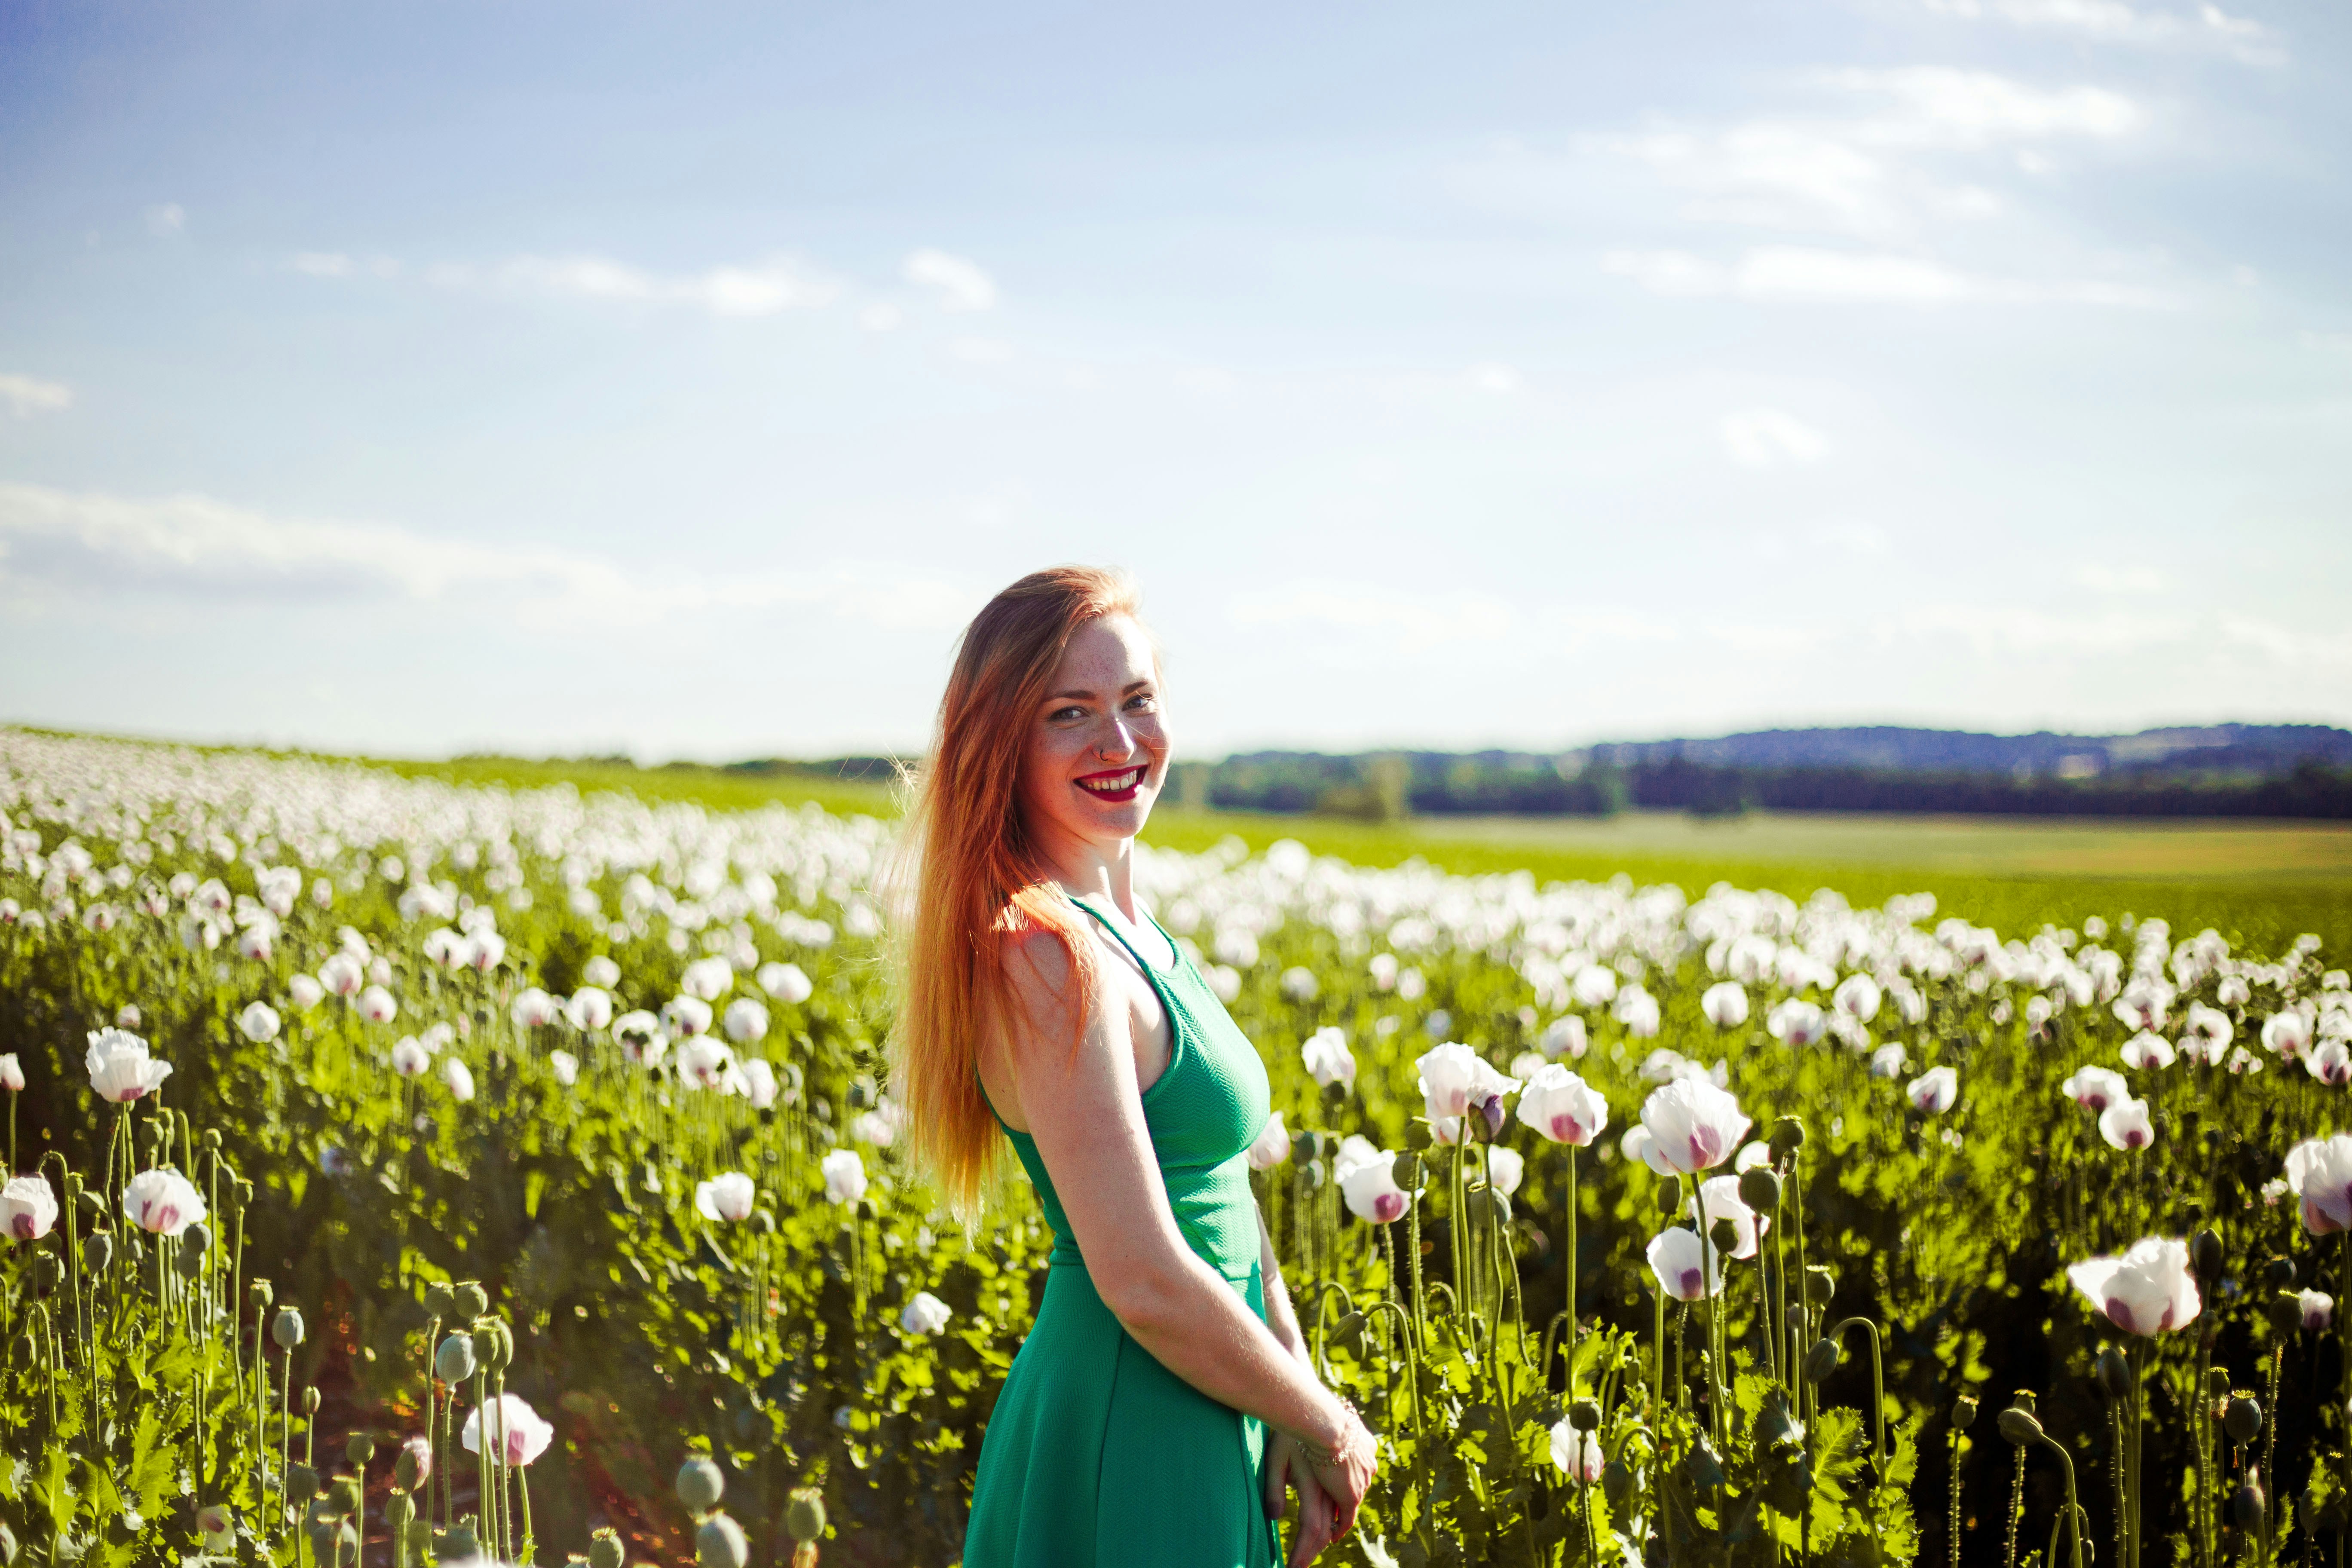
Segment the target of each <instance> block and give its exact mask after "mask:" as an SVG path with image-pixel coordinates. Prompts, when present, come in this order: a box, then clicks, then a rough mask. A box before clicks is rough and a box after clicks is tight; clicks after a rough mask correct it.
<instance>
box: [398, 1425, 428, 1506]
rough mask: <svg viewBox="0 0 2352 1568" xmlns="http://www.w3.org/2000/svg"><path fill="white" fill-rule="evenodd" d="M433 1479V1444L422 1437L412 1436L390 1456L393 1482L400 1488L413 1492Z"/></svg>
mask: <svg viewBox="0 0 2352 1568" xmlns="http://www.w3.org/2000/svg"><path fill="white" fill-rule="evenodd" d="M392 1479H393V1484H394V1486H397V1487H398V1488H400V1489H401V1490H403V1491H406V1492H413V1491H415V1490H416V1489H418V1488H419V1487H421V1486H423V1485H424V1484H425V1482H426V1481H428V1480H430V1479H433V1445H432V1444H430V1443H429V1442H427V1441H425V1439H424V1438H423V1437H412V1438H410V1439H409V1440H408V1441H407V1442H405V1443H403V1444H402V1445H401V1446H400V1452H399V1453H397V1454H394V1456H393V1458H392Z"/></svg>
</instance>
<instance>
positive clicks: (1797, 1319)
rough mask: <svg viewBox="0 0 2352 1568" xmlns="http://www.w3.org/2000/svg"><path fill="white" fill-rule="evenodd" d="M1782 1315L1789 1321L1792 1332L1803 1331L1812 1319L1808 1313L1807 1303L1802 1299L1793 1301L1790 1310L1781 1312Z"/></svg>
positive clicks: (1799, 1332)
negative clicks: (1806, 1309) (1806, 1310)
mask: <svg viewBox="0 0 2352 1568" xmlns="http://www.w3.org/2000/svg"><path fill="white" fill-rule="evenodd" d="M1781 1316H1782V1317H1783V1318H1784V1319H1785V1320H1786V1321H1787V1322H1788V1325H1789V1331H1790V1333H1792V1334H1801V1333H1803V1332H1804V1331H1805V1329H1806V1327H1807V1326H1808V1324H1809V1323H1810V1321H1811V1320H1810V1319H1809V1318H1808V1316H1807V1315H1806V1312H1805V1304H1804V1303H1803V1302H1802V1301H1791V1302H1790V1303H1789V1310H1788V1311H1786V1312H1784V1313H1783V1314H1781Z"/></svg>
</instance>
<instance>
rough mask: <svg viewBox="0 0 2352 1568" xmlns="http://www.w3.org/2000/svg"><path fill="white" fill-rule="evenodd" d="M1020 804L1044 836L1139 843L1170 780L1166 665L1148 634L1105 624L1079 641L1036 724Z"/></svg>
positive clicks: (1067, 653) (1123, 620) (1118, 622)
mask: <svg viewBox="0 0 2352 1568" xmlns="http://www.w3.org/2000/svg"><path fill="white" fill-rule="evenodd" d="M1031 725H1032V727H1031V729H1030V732H1029V740H1028V746H1027V750H1026V752H1025V753H1024V756H1023V759H1022V766H1021V805H1022V809H1023V811H1024V814H1025V815H1026V816H1028V818H1029V822H1030V826H1031V827H1032V829H1033V830H1034V831H1036V832H1038V833H1039V834H1040V836H1041V837H1068V838H1075V839H1077V840H1079V841H1081V842H1085V843H1089V844H1098V843H1110V842H1117V841H1119V840H1123V839H1129V838H1132V837H1135V836H1136V835H1137V834H1138V833H1139V832H1141V831H1142V830H1143V825H1144V822H1145V821H1146V820H1147V819H1148V818H1149V817H1150V816H1151V805H1152V802H1154V801H1155V800H1157V799H1159V797H1160V786H1161V784H1163V783H1164V782H1165V781H1166V778H1167V773H1168V731H1167V727H1166V725H1165V724H1164V723H1163V721H1162V716H1161V713H1160V661H1159V659H1158V658H1155V657H1154V656H1153V654H1152V651H1151V643H1150V639H1149V638H1147V637H1145V636H1144V635H1143V628H1142V627H1141V626H1138V625H1137V624H1136V623H1135V621H1134V620H1133V619H1132V618H1131V617H1129V616H1102V617H1100V618H1099V619H1097V620H1092V621H1088V622H1087V624H1086V625H1085V626H1080V627H1079V628H1078V629H1077V630H1076V632H1075V633H1073V634H1072V635H1071V637H1070V643H1069V647H1066V649H1064V650H1063V653H1062V661H1061V663H1060V664H1058V665H1056V666H1055V669H1054V678H1053V679H1051V680H1050V681H1048V682H1047V683H1046V686H1045V700H1043V701H1041V702H1040V703H1039V704H1038V705H1037V710H1036V712H1035V714H1034V716H1033V717H1032V720H1031Z"/></svg>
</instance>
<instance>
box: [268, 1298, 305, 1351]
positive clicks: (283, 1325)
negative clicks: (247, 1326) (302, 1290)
mask: <svg viewBox="0 0 2352 1568" xmlns="http://www.w3.org/2000/svg"><path fill="white" fill-rule="evenodd" d="M269 1337H270V1339H271V1340H272V1341H273V1342H275V1343H276V1344H277V1346H278V1349H279V1350H282V1351H285V1352H289V1354H290V1353H291V1352H293V1351H294V1350H295V1348H296V1347H297V1346H299V1345H300V1344H301V1342H302V1314H301V1313H300V1312H299V1311H297V1310H294V1309H293V1308H291V1307H280V1308H278V1316H277V1317H276V1318H275V1319H273V1320H272V1321H271V1322H270V1325H269Z"/></svg>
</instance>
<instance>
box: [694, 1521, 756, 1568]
mask: <svg viewBox="0 0 2352 1568" xmlns="http://www.w3.org/2000/svg"><path fill="white" fill-rule="evenodd" d="M694 1561H695V1563H696V1564H697V1565H698V1568H745V1564H747V1563H750V1562H751V1542H750V1541H748V1540H747V1539H745V1537H744V1534H743V1527H742V1526H741V1525H740V1524H738V1523H736V1522H735V1521H733V1520H731V1519H730V1518H728V1517H727V1516H726V1515H725V1514H723V1513H714V1514H712V1515H711V1516H710V1517H709V1519H706V1520H704V1521H702V1528H701V1529H700V1530H698V1531H695V1532H694Z"/></svg>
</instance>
